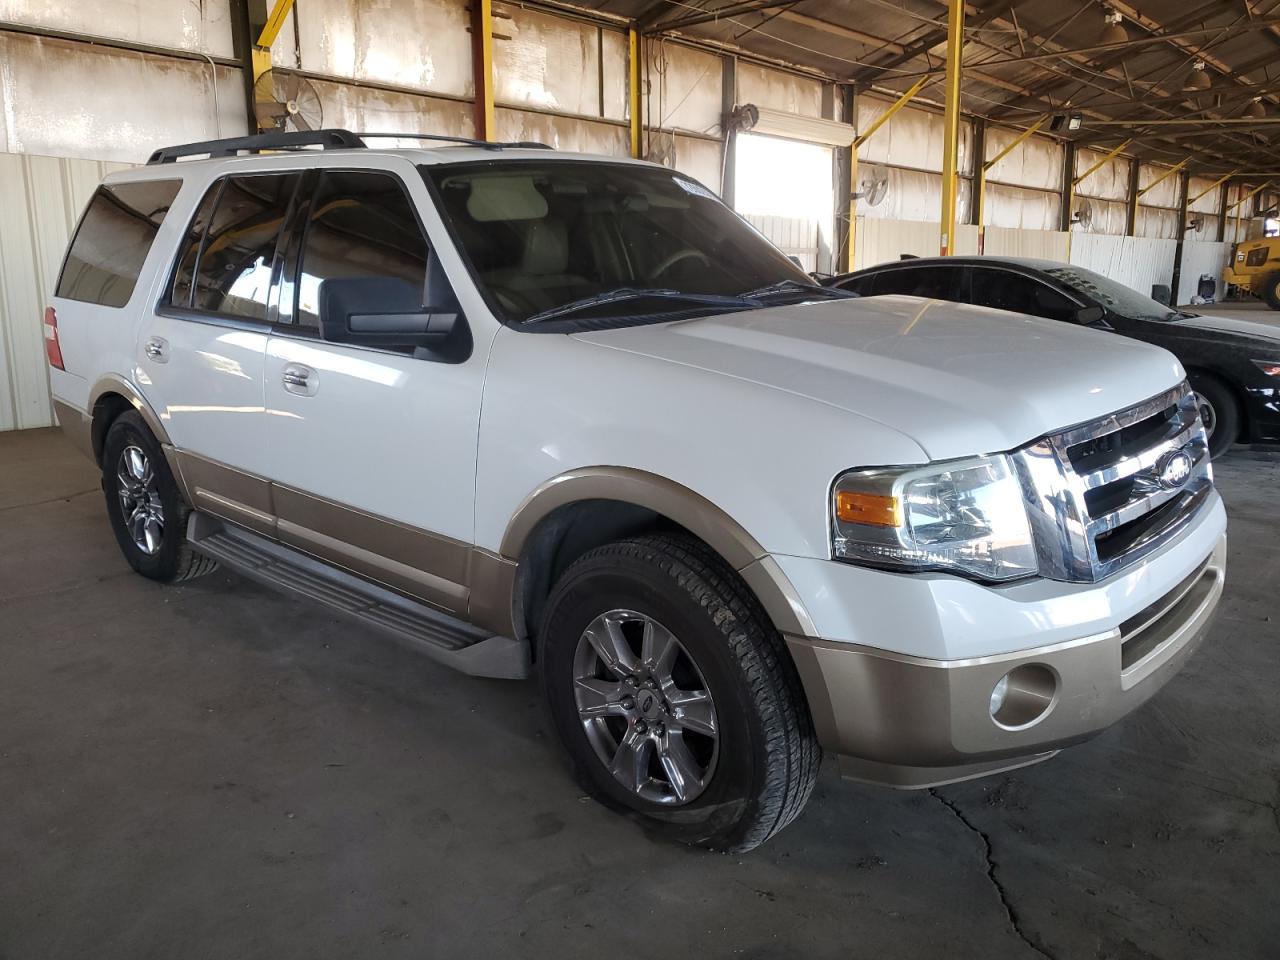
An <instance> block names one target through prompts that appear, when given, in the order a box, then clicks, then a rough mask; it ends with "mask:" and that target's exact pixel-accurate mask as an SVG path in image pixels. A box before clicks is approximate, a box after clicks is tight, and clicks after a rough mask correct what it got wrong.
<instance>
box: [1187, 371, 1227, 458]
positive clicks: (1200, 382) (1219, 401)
mask: <svg viewBox="0 0 1280 960" xmlns="http://www.w3.org/2000/svg"><path fill="white" fill-rule="evenodd" d="M1189 379H1190V381H1191V389H1192V390H1194V391H1195V393H1196V403H1197V404H1198V405H1199V407H1200V419H1201V420H1202V421H1203V422H1204V430H1205V433H1207V434H1208V436H1209V456H1211V457H1213V458H1214V459H1215V460H1216V459H1217V458H1218V457H1220V456H1222V455H1223V454H1224V453H1226V452H1227V450H1229V449H1230V448H1231V445H1232V444H1233V443H1235V442H1236V437H1238V436H1239V435H1240V406H1239V404H1237V403H1236V398H1235V396H1234V395H1233V394H1232V393H1231V389H1230V388H1229V387H1228V386H1227V385H1226V384H1225V383H1223V382H1222V381H1221V380H1219V379H1218V378H1217V377H1214V376H1211V375H1209V374H1207V373H1193V374H1191V376H1190V377H1189Z"/></svg>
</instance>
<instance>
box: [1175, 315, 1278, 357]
mask: <svg viewBox="0 0 1280 960" xmlns="http://www.w3.org/2000/svg"><path fill="white" fill-rule="evenodd" d="M1166 322H1167V323H1168V325H1169V326H1170V327H1171V328H1172V329H1173V330H1176V331H1178V332H1180V333H1186V332H1190V331H1192V330H1195V331H1203V332H1204V333H1206V334H1208V335H1209V336H1210V337H1211V338H1212V339H1214V340H1217V341H1221V342H1231V343H1240V342H1244V341H1247V340H1251V341H1254V342H1256V343H1259V344H1266V345H1267V346H1269V347H1271V348H1272V349H1280V327H1274V326H1271V325H1270V324H1266V323H1258V322H1256V321H1254V320H1241V319H1239V318H1238V317H1222V316H1213V317H1206V316H1200V315H1196V316H1190V317H1183V318H1181V319H1178V320H1169V321H1166Z"/></svg>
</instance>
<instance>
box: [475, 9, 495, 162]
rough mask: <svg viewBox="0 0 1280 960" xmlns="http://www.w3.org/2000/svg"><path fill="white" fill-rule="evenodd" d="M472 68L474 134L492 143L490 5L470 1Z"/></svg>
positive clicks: (491, 24)
mask: <svg viewBox="0 0 1280 960" xmlns="http://www.w3.org/2000/svg"><path fill="white" fill-rule="evenodd" d="M471 65H472V73H473V75H474V77H475V90H476V93H475V96H476V101H475V117H474V122H475V134H476V139H477V140H492V139H493V138H494V136H495V134H496V132H497V131H496V129H495V123H494V114H493V2H492V0H472V3H471Z"/></svg>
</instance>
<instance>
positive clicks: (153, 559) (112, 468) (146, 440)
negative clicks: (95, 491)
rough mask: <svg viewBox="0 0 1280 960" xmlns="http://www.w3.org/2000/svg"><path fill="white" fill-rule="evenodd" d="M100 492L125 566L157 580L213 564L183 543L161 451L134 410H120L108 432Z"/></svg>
mask: <svg viewBox="0 0 1280 960" xmlns="http://www.w3.org/2000/svg"><path fill="white" fill-rule="evenodd" d="M102 491H103V493H104V494H106V498H107V515H108V516H109V517H110V518H111V529H112V532H113V533H115V535H116V542H117V543H118V544H119V545H120V552H121V553H123V554H124V558H125V560H127V561H128V562H129V566H131V567H133V569H134V570H135V571H137V572H138V573H140V574H142V575H143V576H144V577H150V578H151V579H152V580H159V581H161V582H162V583H176V582H177V581H179V580H189V579H191V578H192V577H198V576H200V575H201V574H205V573H208V572H209V571H211V570H214V569H216V568H217V563H216V562H215V561H213V560H211V559H210V558H208V557H205V556H203V555H201V554H198V553H196V552H195V551H194V550H192V549H191V544H190V543H189V542H188V541H187V536H186V520H187V516H188V514H189V512H190V511H189V510H188V509H187V505H186V504H185V503H184V502H183V500H182V493H181V492H180V491H179V490H178V484H177V482H176V481H175V480H174V478H173V473H172V472H171V471H170V470H169V463H168V461H167V460H165V457H164V451H163V450H161V449H160V444H159V442H157V440H156V438H155V437H154V436H152V435H151V431H150V430H148V429H147V425H146V423H145V422H144V421H143V419H142V418H141V417H140V416H138V414H136V413H134V412H132V411H129V412H127V413H122V414H121V415H120V416H119V417H117V418H116V419H115V420H114V421H112V423H111V427H110V429H108V430H107V437H106V441H105V443H104V444H103V450H102Z"/></svg>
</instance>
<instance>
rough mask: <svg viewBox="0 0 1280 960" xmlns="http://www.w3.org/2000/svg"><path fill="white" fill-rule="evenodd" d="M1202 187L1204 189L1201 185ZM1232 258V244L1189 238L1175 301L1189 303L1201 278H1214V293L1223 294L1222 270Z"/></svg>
mask: <svg viewBox="0 0 1280 960" xmlns="http://www.w3.org/2000/svg"><path fill="white" fill-rule="evenodd" d="M1200 189H1202V190H1203V189H1204V188H1203V187H1201V188H1200ZM1230 258H1231V244H1229V243H1217V242H1216V241H1215V242H1211V243H1205V242H1201V241H1197V240H1188V241H1187V242H1186V243H1184V244H1183V245H1182V274H1181V275H1180V277H1179V279H1178V298H1177V300H1176V301H1175V302H1177V303H1180V304H1188V303H1190V302H1191V298H1192V297H1194V296H1195V295H1196V292H1197V289H1198V288H1199V286H1200V278H1201V277H1202V276H1204V275H1206V274H1207V275H1208V276H1210V277H1212V278H1213V283H1214V295H1215V296H1220V295H1221V294H1222V279H1221V278H1222V270H1223V268H1224V267H1226V265H1227V262H1228V260H1230Z"/></svg>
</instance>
